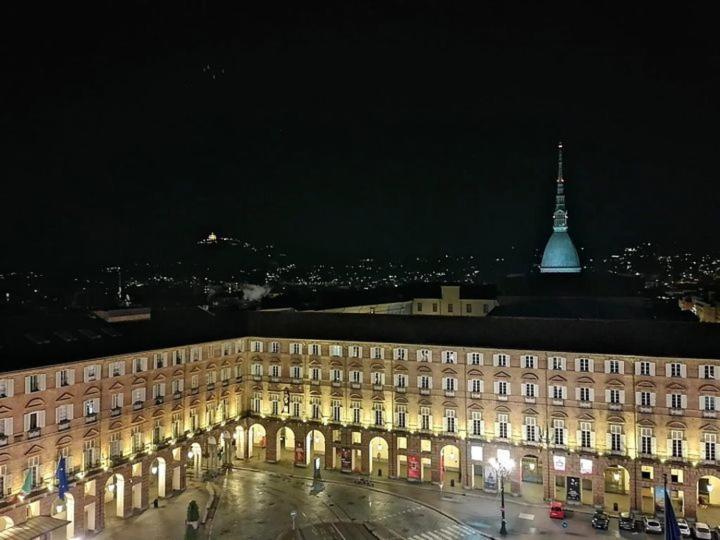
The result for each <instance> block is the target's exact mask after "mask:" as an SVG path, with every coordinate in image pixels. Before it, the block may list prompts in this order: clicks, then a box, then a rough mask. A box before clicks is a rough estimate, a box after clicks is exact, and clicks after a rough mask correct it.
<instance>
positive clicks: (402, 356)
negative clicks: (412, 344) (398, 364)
mask: <svg viewBox="0 0 720 540" xmlns="http://www.w3.org/2000/svg"><path fill="white" fill-rule="evenodd" d="M406 359H407V349H402V348H399V347H398V348H396V349H393V360H406Z"/></svg>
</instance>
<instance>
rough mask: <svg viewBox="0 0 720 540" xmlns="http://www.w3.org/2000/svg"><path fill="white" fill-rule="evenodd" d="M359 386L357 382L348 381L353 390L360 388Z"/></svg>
mask: <svg viewBox="0 0 720 540" xmlns="http://www.w3.org/2000/svg"><path fill="white" fill-rule="evenodd" d="M361 386H362V385H361V384H360V383H359V382H354V383H350V388H352V389H354V390H360V387H361Z"/></svg>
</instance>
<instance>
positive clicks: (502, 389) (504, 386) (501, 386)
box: [497, 381, 508, 396]
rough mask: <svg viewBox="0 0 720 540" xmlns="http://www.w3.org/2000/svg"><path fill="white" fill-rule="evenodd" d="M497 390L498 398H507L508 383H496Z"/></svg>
mask: <svg viewBox="0 0 720 540" xmlns="http://www.w3.org/2000/svg"><path fill="white" fill-rule="evenodd" d="M497 389H498V392H497V393H498V395H500V396H507V395H508V391H507V390H508V383H507V382H506V381H498V382H497Z"/></svg>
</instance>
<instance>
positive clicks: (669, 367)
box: [665, 364, 672, 377]
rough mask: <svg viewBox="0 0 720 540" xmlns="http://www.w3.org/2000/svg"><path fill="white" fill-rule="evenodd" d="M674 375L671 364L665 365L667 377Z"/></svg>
mask: <svg viewBox="0 0 720 540" xmlns="http://www.w3.org/2000/svg"><path fill="white" fill-rule="evenodd" d="M671 373H672V368H671V366H670V364H665V376H666V377H670V374H671Z"/></svg>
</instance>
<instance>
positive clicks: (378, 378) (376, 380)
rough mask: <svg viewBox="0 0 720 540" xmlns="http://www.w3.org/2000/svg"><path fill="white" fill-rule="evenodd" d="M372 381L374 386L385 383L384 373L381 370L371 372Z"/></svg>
mask: <svg viewBox="0 0 720 540" xmlns="http://www.w3.org/2000/svg"><path fill="white" fill-rule="evenodd" d="M372 383H373V384H374V385H375V386H382V385H384V384H385V374H384V373H383V372H382V371H373V372H372Z"/></svg>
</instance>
